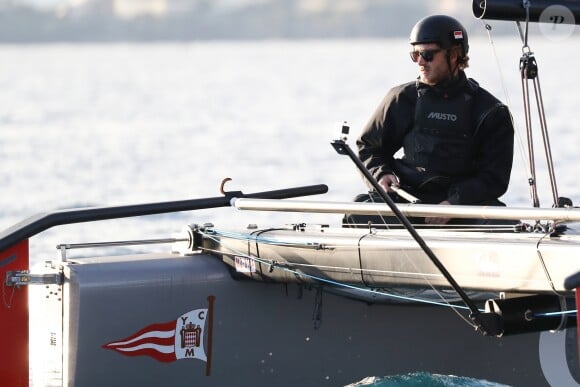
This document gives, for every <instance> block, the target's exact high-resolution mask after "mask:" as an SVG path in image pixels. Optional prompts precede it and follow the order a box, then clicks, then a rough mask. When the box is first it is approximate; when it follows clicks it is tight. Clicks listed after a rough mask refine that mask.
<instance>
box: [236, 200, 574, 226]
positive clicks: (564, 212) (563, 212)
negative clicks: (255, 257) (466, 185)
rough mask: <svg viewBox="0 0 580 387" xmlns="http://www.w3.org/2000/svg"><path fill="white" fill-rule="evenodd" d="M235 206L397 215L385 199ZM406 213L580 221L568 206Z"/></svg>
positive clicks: (434, 208) (412, 209)
mask: <svg viewBox="0 0 580 387" xmlns="http://www.w3.org/2000/svg"><path fill="white" fill-rule="evenodd" d="M232 206H234V207H236V208H237V209H239V210H254V211H281V212H307V213H328V214H355V215H377V214H381V215H393V211H392V210H391V209H390V208H389V206H388V205H387V204H384V203H357V202H329V201H320V200H318V201H309V200H308V201H307V200H278V199H250V198H234V199H232ZM397 207H398V208H399V210H400V211H401V212H402V213H403V214H404V215H405V216H414V217H440V216H444V217H453V218H476V219H513V220H524V219H528V220H556V221H567V222H575V221H580V209H578V208H574V207H566V208H514V207H497V206H457V205H456V206H453V205H442V204H412V203H408V204H407V203H397Z"/></svg>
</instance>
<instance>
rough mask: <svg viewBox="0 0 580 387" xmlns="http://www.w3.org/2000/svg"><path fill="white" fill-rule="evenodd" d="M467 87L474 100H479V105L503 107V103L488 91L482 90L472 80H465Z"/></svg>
mask: <svg viewBox="0 0 580 387" xmlns="http://www.w3.org/2000/svg"><path fill="white" fill-rule="evenodd" d="M467 84H468V87H469V89H470V91H471V93H472V94H473V95H474V97H475V98H477V99H478V100H479V102H480V103H484V104H488V105H492V106H494V105H503V103H502V102H501V101H500V100H499V99H498V98H497V97H496V96H494V95H493V94H491V93H490V92H489V91H487V90H486V89H484V88H483V87H481V86H480V85H479V83H478V82H477V81H476V80H475V79H473V78H468V79H467Z"/></svg>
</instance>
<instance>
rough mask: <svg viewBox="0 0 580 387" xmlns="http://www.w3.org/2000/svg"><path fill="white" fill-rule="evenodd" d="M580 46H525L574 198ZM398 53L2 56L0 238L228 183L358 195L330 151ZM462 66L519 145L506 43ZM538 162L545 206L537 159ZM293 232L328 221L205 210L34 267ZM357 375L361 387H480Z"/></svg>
mask: <svg viewBox="0 0 580 387" xmlns="http://www.w3.org/2000/svg"><path fill="white" fill-rule="evenodd" d="M578 43H580V42H578V41H577V39H576V40H572V41H568V42H562V43H557V44H555V43H554V42H552V41H548V40H542V39H541V37H538V39H537V40H536V41H535V42H534V41H532V42H531V47H532V49H533V50H534V52H535V54H536V58H537V61H538V64H539V66H540V81H541V86H542V92H543V96H544V100H545V101H544V102H545V104H546V114H547V117H548V128H549V130H550V134H551V137H550V140H551V143H552V148H553V150H552V152H553V158H554V163H555V165H556V180H557V182H558V188H559V194H560V195H561V196H568V197H570V198H572V199H576V200H575V201H580V185H579V184H577V182H576V180H575V178H576V176H575V173H576V171H575V166H576V162H577V160H578V156H577V144H578V139H579V137H578V134H577V132H576V131H575V130H574V125H575V123H574V121H575V120H573V119H572V114H571V113H572V112H573V111H574V110H573V109H577V98H575V95H574V94H573V91H575V92H576V91H577V90H578V89H580V79H579V78H578V77H577V76H576V74H575V73H574V70H575V66H574V64H575V63H576V62H577V61H576V59H579V60H580V53H579V52H577V50H576V51H575V50H570V49H569V48H570V47H577V46H578ZM407 51H408V47H407V43H406V40H404V39H400V40H356V41H348V40H345V41H300V42H295V41H263V42H235V43H234V42H215V43H183V44H180V43H171V44H169V43H168V44H165V43H164V44H92V45H68V44H55V45H25V46H20V45H10V46H0V88H1V90H2V93H0V106H2V109H0V126H1V128H2V129H1V130H0V165H1V167H0V185H1V187H2V189H0V228H1V229H4V228H7V227H9V226H11V225H13V224H15V223H17V222H18V221H21V220H23V219H25V218H27V217H29V216H31V215H34V214H36V213H39V212H43V211H50V210H56V209H64V208H75V207H87V206H106V205H121V204H133V203H147V202H157V201H170V200H181V199H188V198H203V197H213V196H219V195H220V194H219V186H220V183H221V181H222V179H224V178H226V177H229V178H231V179H232V181H230V182H229V183H227V185H226V189H230V190H241V191H243V192H246V193H250V192H255V191H264V190H271V189H279V188H287V187H294V186H300V185H308V184H318V183H325V184H327V185H328V186H329V187H330V192H329V193H328V194H327V196H326V198H327V199H328V200H350V199H351V198H353V197H354V196H355V195H356V194H357V193H359V192H362V191H364V190H365V188H364V185H363V183H362V180H361V179H360V177H359V175H358V173H357V172H356V170H355V168H354V166H353V165H351V164H350V162H349V161H348V160H347V159H346V158H344V157H341V156H338V155H337V154H336V153H335V152H334V150H332V148H331V146H330V145H329V143H330V141H331V140H333V139H335V138H337V137H338V136H339V134H340V126H341V123H342V122H343V121H347V122H348V123H349V124H350V125H351V128H352V129H351V136H350V143H351V144H353V143H354V138H355V137H356V136H357V135H358V134H359V132H360V129H361V127H362V126H363V125H364V123H365V122H366V120H367V119H368V117H369V116H370V115H371V113H372V112H373V111H374V109H375V107H376V106H377V104H378V103H379V101H380V100H381V98H382V97H383V95H384V93H385V92H386V90H387V89H388V88H389V87H391V86H393V85H395V84H398V83H402V82H405V81H408V80H411V79H414V78H415V67H414V65H413V64H412V63H411V62H410V60H409V58H408V54H407ZM562 52H565V53H566V55H565V57H562V55H561V53H562ZM496 54H497V58H496V56H495V55H496ZM470 56H471V67H470V68H469V69H468V74H469V75H470V76H472V77H474V78H475V79H477V80H478V81H479V82H480V83H481V84H482V86H484V87H485V88H487V89H488V90H489V91H491V92H492V93H494V94H496V95H497V96H498V97H499V98H500V99H502V100H504V101H509V102H510V105H511V106H512V108H513V114H514V118H515V120H516V123H517V126H518V131H519V133H520V135H519V137H518V138H521V141H522V142H521V144H523V141H525V130H524V129H525V128H524V125H523V122H524V121H523V119H522V109H521V106H522V103H521V90H520V78H519V68H518V67H519V58H520V56H521V43H520V42H519V39H518V38H516V37H512V38H509V39H508V38H501V39H499V38H498V39H495V44H494V45H491V44H490V43H489V42H488V41H487V40H486V39H484V38H481V39H473V40H472V42H471V55H470ZM496 60H497V64H496ZM504 90H507V93H506V92H504ZM534 114H535V113H534ZM535 116H536V115H535ZM536 128H537V124H536ZM536 133H537V134H536V135H535V138H536V140H537V141H540V140H541V137H540V135H539V132H536ZM518 141H520V140H518ZM521 147H522V146H521V145H520V143H519V142H518V151H519V149H520V148H521ZM536 156H537V159H538V165H537V169H538V175H539V176H540V178H539V179H538V182H539V185H540V195H541V203H542V204H543V205H545V206H548V207H549V206H550V205H551V197H550V196H549V193H550V190H549V185H548V180H547V179H546V178H545V176H546V174H545V166H544V165H545V163H544V162H543V151H542V150H541V148H537V150H536ZM526 159H527V156H523V154H522V153H520V152H518V153H517V156H516V159H515V164H514V173H513V177H512V184H511V187H510V190H509V192H508V193H507V194H506V195H505V196H504V198H503V199H504V201H506V202H507V203H508V204H509V205H513V206H522V205H528V203H529V193H528V185H527V178H528V175H527V168H526V167H525V163H524V161H525V160H526ZM576 204H577V203H576ZM304 221H306V222H324V223H330V224H333V223H338V222H339V217H332V216H330V217H329V216H324V217H320V216H315V215H297V214H264V213H258V214H255V213H245V212H239V211H235V210H232V209H218V210H211V211H209V210H204V211H197V212H187V213H178V214H172V215H163V216H150V217H143V218H135V219H125V220H118V221H103V222H96V223H92V224H82V225H74V226H63V227H59V228H55V229H51V230H48V231H46V232H44V233H42V234H41V235H38V236H36V237H34V238H32V239H31V242H30V243H31V257H32V261H33V262H32V263H33V264H35V263H39V262H42V261H45V260H47V259H52V258H54V256H55V254H56V249H55V246H56V244H58V243H65V242H66V243H79V242H93V241H109V240H119V239H127V240H133V239H148V238H163V237H170V236H171V235H172V234H173V233H174V232H177V231H179V230H180V229H181V228H182V227H183V226H184V225H186V224H189V223H204V222H213V223H214V224H215V225H216V226H220V227H222V226H244V225H246V224H248V223H257V224H259V225H264V224H279V223H293V222H304ZM159 249H166V247H159ZM369 377H378V379H373V378H370V379H368V380H367V381H366V382H368V383H370V384H366V385H372V386H398V385H409V383H410V384H419V383H420V384H423V385H446V386H447V385H462V386H463V385H469V386H482V385H485V386H487V385H493V384H487V382H485V381H473V380H464V379H460V378H454V377H450V376H437V375H428V374H413V375H410V376H408V375H406V376H391V377H386V376H384V375H369ZM383 377H384V378H383ZM409 378H411V379H410V380H411V381H410V382H409Z"/></svg>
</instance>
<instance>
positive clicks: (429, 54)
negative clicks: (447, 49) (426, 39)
mask: <svg viewBox="0 0 580 387" xmlns="http://www.w3.org/2000/svg"><path fill="white" fill-rule="evenodd" d="M439 51H443V50H442V49H440V48H436V49H433V50H423V51H411V52H410V53H409V55H411V60H412V61H413V62H417V61H419V56H421V58H423V60H425V62H431V61H432V60H433V58H434V57H435V54H437V53H438V52H439Z"/></svg>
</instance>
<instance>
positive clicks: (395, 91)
mask: <svg viewBox="0 0 580 387" xmlns="http://www.w3.org/2000/svg"><path fill="white" fill-rule="evenodd" d="M386 98H387V99H388V100H391V101H395V100H396V101H398V100H400V99H401V98H403V99H405V100H411V101H413V100H416V99H417V82H416V81H410V82H407V83H403V84H401V85H398V86H395V87H392V88H391V89H390V90H389V92H388V93H387V96H386Z"/></svg>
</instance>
